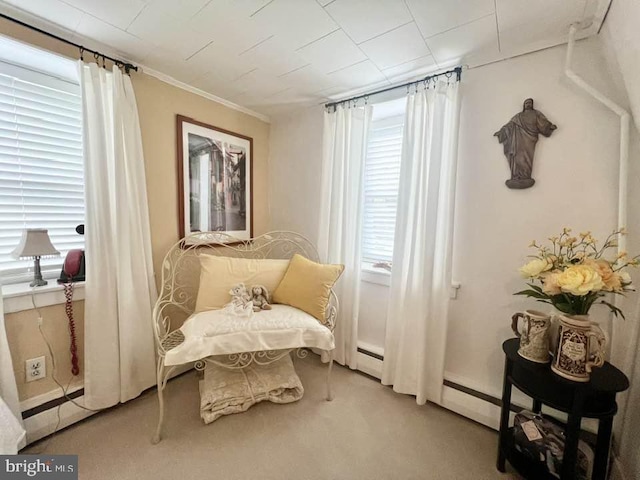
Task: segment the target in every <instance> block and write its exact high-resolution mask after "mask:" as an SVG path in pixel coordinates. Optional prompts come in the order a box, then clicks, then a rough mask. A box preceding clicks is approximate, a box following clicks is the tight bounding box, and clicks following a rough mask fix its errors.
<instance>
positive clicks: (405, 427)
mask: <svg viewBox="0 0 640 480" xmlns="http://www.w3.org/2000/svg"><path fill="white" fill-rule="evenodd" d="M295 366H296V370H297V372H298V374H299V376H300V379H301V380H302V383H303V385H304V389H305V395H304V397H303V398H302V400H300V401H299V402H296V403H291V404H286V405H277V404H272V403H269V402H263V403H260V404H258V405H255V406H254V407H252V408H251V409H250V410H249V411H247V412H245V413H241V414H237V415H231V416H228V417H225V418H221V419H219V420H218V421H216V422H214V423H213V424H211V425H204V424H203V422H202V420H201V419H200V413H199V409H200V399H199V394H198V379H197V375H196V373H195V372H193V371H192V372H189V373H186V374H184V375H182V376H181V377H178V378H176V379H174V380H172V381H170V382H169V385H168V387H167V390H166V396H165V398H166V399H167V419H166V423H165V431H164V438H163V440H162V442H160V444H158V445H152V444H151V442H150V439H151V436H152V433H153V431H154V429H155V426H156V421H157V414H158V401H157V397H156V395H155V393H154V392H147V393H145V394H143V395H142V396H141V397H140V398H138V399H136V400H133V401H131V402H129V403H127V404H125V405H121V406H119V407H117V408H114V409H111V410H108V411H106V412H103V413H100V414H98V415H95V416H93V417H91V418H89V419H87V420H85V421H84V422H81V423H79V424H76V425H74V426H72V427H70V428H68V429H66V430H64V431H62V432H60V433H58V434H57V435H56V436H55V437H52V439H51V441H50V442H49V443H48V444H45V443H44V442H46V441H47V440H44V441H43V442H40V443H36V444H34V445H33V446H31V447H29V448H28V449H27V450H26V451H25V452H24V453H30V452H40V450H41V449H42V447H43V446H45V445H46V450H45V452H46V453H51V454H77V455H79V471H80V478H81V479H90V480H103V479H104V480H120V479H123V480H124V479H127V480H128V479H131V480H133V479H135V480H159V479H160V480H163V479H167V480H169V479H171V480H187V479H188V480H195V479H216V480H217V479H221V480H222V479H224V480H227V479H229V480H233V479H242V480H246V479H254V478H255V479H261V480H270V479H285V480H286V479H296V480H315V479H322V480H325V479H354V480H358V479H368V480H370V479H394V480H399V479H433V480H439V479H455V480H463V479H470V480H471V479H473V480H483V479H504V480H507V479H511V478H516V477H515V476H512V475H510V474H500V473H499V472H498V471H497V470H496V468H495V460H496V448H497V441H498V436H497V433H496V432H494V431H492V430H490V429H488V428H486V427H484V426H482V425H479V424H477V423H474V422H472V421H470V420H467V419H465V418H463V417H460V416H458V415H456V414H454V413H451V412H449V411H447V410H445V409H442V408H440V407H437V406H434V405H430V404H427V405H426V406H418V405H416V403H415V398H414V397H411V396H407V395H400V394H397V393H394V392H393V391H392V390H391V389H390V388H388V387H384V386H382V385H381V384H380V383H378V382H377V381H375V380H373V379H370V378H368V377H366V376H364V375H361V374H358V373H356V372H353V371H351V370H348V369H346V368H342V367H340V366H337V367H336V368H334V372H333V386H334V394H335V399H334V400H333V401H332V402H327V401H325V399H324V397H325V377H326V369H327V367H326V365H323V364H321V363H320V360H319V357H317V356H315V355H309V356H308V357H307V358H305V359H302V360H300V359H296V361H295Z"/></svg>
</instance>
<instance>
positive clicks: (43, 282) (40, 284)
mask: <svg viewBox="0 0 640 480" xmlns="http://www.w3.org/2000/svg"><path fill="white" fill-rule="evenodd" d="M48 283H49V282H47V281H46V280H43V279H42V277H40V278H34V279H33V282H31V283H30V284H29V286H30V287H43V286H45V285H47V284H48Z"/></svg>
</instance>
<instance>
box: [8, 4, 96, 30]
mask: <svg viewBox="0 0 640 480" xmlns="http://www.w3.org/2000/svg"><path fill="white" fill-rule="evenodd" d="M4 3H7V4H10V5H13V6H14V7H17V8H19V9H20V10H24V11H25V12H28V13H30V14H32V15H36V16H38V17H40V18H42V19H45V20H48V21H50V22H53V23H55V24H56V25H58V26H60V27H63V28H65V29H67V30H70V31H71V32H73V31H75V29H76V27H77V26H78V23H80V19H81V18H82V16H83V15H84V13H83V12H82V11H80V10H78V9H77V8H75V7H72V6H71V5H67V4H66V3H63V2H60V1H58V0H48V1H46V2H43V1H42V0H4Z"/></svg>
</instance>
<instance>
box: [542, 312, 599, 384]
mask: <svg viewBox="0 0 640 480" xmlns="http://www.w3.org/2000/svg"><path fill="white" fill-rule="evenodd" d="M559 319H560V326H559V329H558V344H557V345H558V346H557V349H556V353H555V358H554V359H553V363H552V365H551V370H553V371H554V372H555V373H556V374H558V375H560V376H561V377H564V378H566V379H568V380H572V381H574V382H588V381H589V378H590V374H591V369H592V368H593V367H601V366H602V365H603V364H604V356H605V351H606V344H607V340H606V337H605V334H604V332H603V331H602V329H601V328H600V326H599V325H598V324H597V323H596V322H592V321H590V320H589V315H559Z"/></svg>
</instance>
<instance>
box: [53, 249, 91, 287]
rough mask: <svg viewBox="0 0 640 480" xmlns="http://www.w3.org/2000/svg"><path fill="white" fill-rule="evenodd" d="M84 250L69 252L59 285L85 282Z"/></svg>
mask: <svg viewBox="0 0 640 480" xmlns="http://www.w3.org/2000/svg"><path fill="white" fill-rule="evenodd" d="M84 275H85V274H84V250H69V253H67V256H66V258H65V259H64V264H63V265H62V271H61V272H60V278H59V279H58V283H69V282H84Z"/></svg>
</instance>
